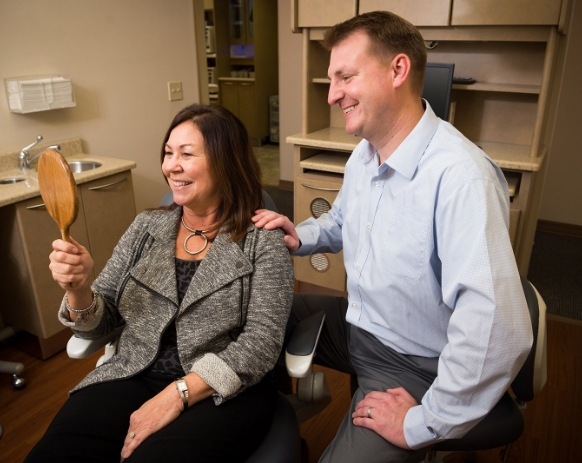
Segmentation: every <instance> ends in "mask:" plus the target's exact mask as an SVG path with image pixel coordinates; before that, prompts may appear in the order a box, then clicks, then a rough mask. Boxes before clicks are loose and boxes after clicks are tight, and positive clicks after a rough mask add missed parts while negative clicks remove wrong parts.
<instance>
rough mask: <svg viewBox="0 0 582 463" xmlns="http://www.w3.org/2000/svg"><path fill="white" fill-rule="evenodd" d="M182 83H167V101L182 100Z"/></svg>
mask: <svg viewBox="0 0 582 463" xmlns="http://www.w3.org/2000/svg"><path fill="white" fill-rule="evenodd" d="M183 98H184V97H183V95H182V82H181V81H174V82H168V99H169V100H170V101H176V100H182V99H183Z"/></svg>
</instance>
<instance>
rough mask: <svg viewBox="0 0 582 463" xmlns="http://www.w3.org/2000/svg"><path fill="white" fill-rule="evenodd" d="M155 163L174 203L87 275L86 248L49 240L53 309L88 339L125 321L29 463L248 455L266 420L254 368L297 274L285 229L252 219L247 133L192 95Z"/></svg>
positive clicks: (279, 328) (142, 221) (259, 375)
mask: <svg viewBox="0 0 582 463" xmlns="http://www.w3.org/2000/svg"><path fill="white" fill-rule="evenodd" d="M161 165H162V172H163V174H164V176H165V177H166V181H167V182H168V184H169V186H170V188H171V189H172V192H173V198H174V204H173V205H172V206H170V207H169V208H167V209H160V210H152V211H146V212H143V213H141V214H139V215H138V216H137V218H136V219H135V221H134V223H133V224H132V225H131V226H130V228H129V229H128V230H127V232H126V233H125V234H124V236H123V237H122V238H121V240H120V242H119V244H118V245H117V246H116V248H115V250H114V252H113V256H112V257H111V259H110V260H109V262H108V264H107V266H106V267H105V269H104V270H103V272H102V273H101V274H100V275H99V277H98V278H97V279H96V280H95V281H94V282H92V281H91V277H90V275H91V272H92V268H93V262H92V259H91V256H90V255H89V254H88V252H87V249H86V248H84V247H83V246H82V245H81V244H79V243H78V242H76V241H73V242H72V243H67V242H65V241H62V240H57V241H55V242H54V243H53V252H52V253H51V255H50V269H51V271H52V274H53V278H54V279H55V281H57V283H58V284H59V285H60V286H61V287H62V288H63V289H65V290H66V294H65V297H64V299H63V303H62V305H61V308H60V311H59V318H60V320H61V321H62V322H63V323H64V324H65V325H66V326H70V327H71V328H72V329H73V330H74V331H75V333H76V334H77V335H79V336H82V337H86V338H96V337H100V336H102V335H104V334H105V333H108V332H110V331H111V330H113V329H114V328H115V327H116V326H118V325H119V324H124V325H125V328H124V329H123V332H122V334H121V337H120V340H119V346H118V351H117V353H116V355H115V356H114V357H113V358H112V359H110V360H109V361H108V362H107V363H105V364H104V365H102V366H100V367H98V368H96V369H95V370H94V371H93V372H91V373H90V374H89V375H88V376H87V377H86V378H85V379H84V380H83V381H82V382H81V383H80V384H79V385H78V386H77V387H76V388H75V389H74V390H73V391H72V394H71V396H70V397H69V400H68V401H67V403H66V404H65V405H64V407H63V408H62V409H61V411H60V412H59V413H58V415H57V416H56V418H55V419H54V421H53V422H52V424H51V425H50V426H49V428H48V430H47V432H46V434H45V436H44V437H43V438H42V439H41V441H40V442H39V443H38V444H37V446H36V447H35V448H34V449H33V450H32V452H31V454H30V455H29V456H28V458H27V460H26V461H27V462H38V461H42V462H47V461H55V462H57V461H58V462H59V463H63V462H68V461H75V462H79V461H83V462H92V461H111V462H118V461H119V460H120V457H121V459H122V461H123V460H126V461H127V462H133V461H135V462H150V461H151V462H159V461H166V460H167V458H168V457H169V456H170V455H171V459H172V461H175V462H179V461H196V462H203V461H208V462H219V461H225V462H227V461H228V462H233V461H244V460H245V459H246V457H247V456H249V455H250V454H251V453H252V452H253V450H254V449H255V448H256V447H257V446H258V445H259V443H260V442H261V440H262V438H263V437H264V435H265V433H266V431H267V429H268V427H269V425H270V421H271V418H272V413H273V409H274V404H275V397H276V396H275V394H276V392H275V390H274V388H273V387H272V386H271V385H270V384H269V383H268V380H267V379H263V378H264V377H265V375H266V374H267V373H268V372H269V370H271V368H273V366H274V365H275V362H276V360H277V357H278V356H279V353H280V350H281V346H282V341H283V335H284V331H285V324H286V321H287V317H288V313H289V309H290V305H291V297H292V287H293V276H292V268H291V263H290V259H289V253H288V251H287V249H286V247H285V245H284V243H283V239H282V233H281V232H280V231H275V232H273V231H271V232H269V231H263V230H258V229H256V228H255V227H254V226H253V225H252V222H251V217H252V215H253V212H254V211H255V210H256V209H258V208H260V207H261V202H262V189H261V182H260V170H259V166H258V164H257V161H256V159H255V158H254V156H253V152H252V147H251V145H250V142H249V138H248V134H247V131H246V129H245V128H244V126H243V125H242V123H241V122H240V121H239V120H238V119H237V118H236V117H235V116H234V115H233V114H232V113H230V112H229V111H228V110H226V109H224V108H221V107H219V106H202V105H191V106H188V107H186V108H184V109H183V110H182V111H181V112H180V113H178V114H177V115H176V117H175V118H174V120H173V121H172V124H171V125H170V127H169V129H168V131H167V133H166V136H165V138H164V143H163V146H162V153H161Z"/></svg>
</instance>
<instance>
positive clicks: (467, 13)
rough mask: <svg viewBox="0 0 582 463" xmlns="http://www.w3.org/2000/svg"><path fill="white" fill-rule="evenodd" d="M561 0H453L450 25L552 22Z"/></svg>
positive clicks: (543, 23)
mask: <svg viewBox="0 0 582 463" xmlns="http://www.w3.org/2000/svg"><path fill="white" fill-rule="evenodd" d="M560 7H561V0H479V1H475V0H455V1H454V2H453V11H452V15H451V24H452V25H453V26H470V25H508V26H511V25H555V24H558V22H559V19H560Z"/></svg>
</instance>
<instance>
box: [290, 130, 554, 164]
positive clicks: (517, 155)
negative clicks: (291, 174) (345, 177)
mask: <svg viewBox="0 0 582 463" xmlns="http://www.w3.org/2000/svg"><path fill="white" fill-rule="evenodd" d="M360 140H361V139H360V138H358V137H355V136H353V135H349V134H348V133H346V132H345V130H344V129H343V128H336V127H330V128H326V129H322V130H318V131H316V132H312V133H308V134H301V133H299V134H296V135H289V136H288V137H287V139H286V141H287V143H291V144H293V145H298V146H305V147H308V148H321V149H322V150H334V151H345V152H351V151H353V149H354V148H355V147H356V145H357V144H358V142H359V141H360ZM476 143H477V145H479V146H480V147H481V148H482V149H483V151H485V153H487V155H489V156H490V157H491V159H493V161H495V162H496V163H497V164H498V165H499V167H501V168H502V169H508V170H517V171H525V172H536V171H538V170H539V169H540V167H541V164H542V161H543V158H544V155H545V152H543V153H541V155H540V156H539V157H536V158H532V157H531V155H530V151H531V147H530V146H527V145H514V144H508V143H494V142H476Z"/></svg>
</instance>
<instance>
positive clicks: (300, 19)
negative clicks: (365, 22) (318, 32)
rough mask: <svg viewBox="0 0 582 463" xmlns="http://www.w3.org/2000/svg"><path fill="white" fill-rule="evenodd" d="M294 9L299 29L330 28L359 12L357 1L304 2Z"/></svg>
mask: <svg viewBox="0 0 582 463" xmlns="http://www.w3.org/2000/svg"><path fill="white" fill-rule="evenodd" d="M292 8H293V9H294V11H296V18H295V20H296V22H297V24H296V25H297V27H329V26H333V25H334V24H337V23H339V22H342V21H345V20H346V19H349V18H351V17H352V16H354V15H355V14H357V12H358V10H357V2H356V0H334V1H329V0H302V1H299V2H296V3H295V5H294V6H293V7H292Z"/></svg>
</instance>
